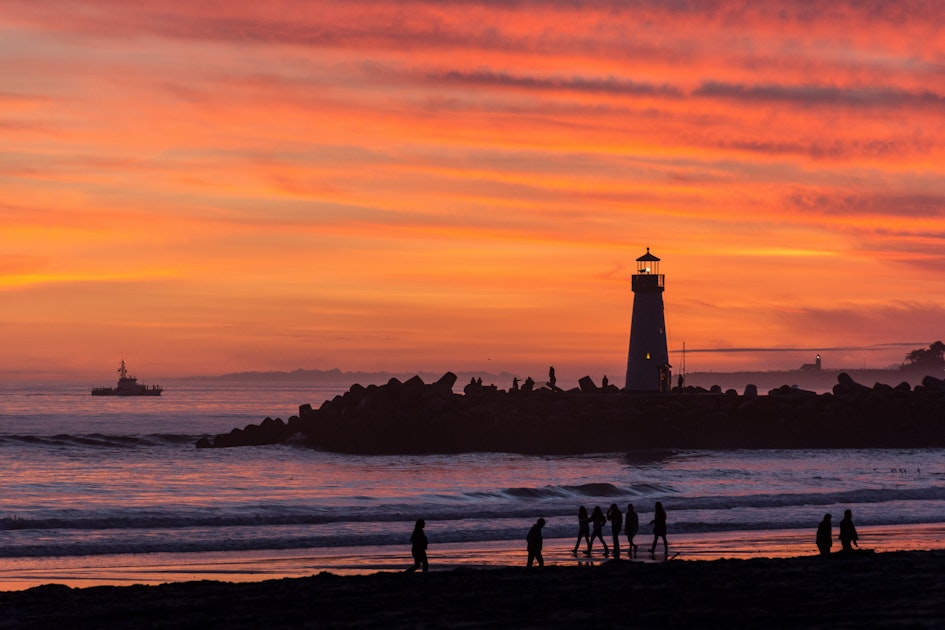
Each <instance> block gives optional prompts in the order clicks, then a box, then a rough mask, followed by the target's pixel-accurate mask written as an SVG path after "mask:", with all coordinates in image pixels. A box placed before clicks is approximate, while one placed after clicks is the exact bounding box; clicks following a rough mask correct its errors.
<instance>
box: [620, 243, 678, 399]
mask: <svg viewBox="0 0 945 630" xmlns="http://www.w3.org/2000/svg"><path fill="white" fill-rule="evenodd" d="M630 286H631V288H632V289H633V319H632V320H631V321H630V351H629V352H628V353H627V382H626V385H625V386H624V387H625V388H626V389H627V390H628V391H637V392H668V391H669V390H670V387H671V382H672V378H671V377H672V374H671V372H670V368H671V367H672V366H671V365H670V364H669V352H668V351H667V349H666V320H665V317H664V315H663V289H664V288H665V287H664V277H663V274H661V273H660V259H659V258H657V257H656V256H654V255H653V254H651V253H650V248H649V247H647V248H646V253H645V254H643V255H642V256H640V257H639V258H637V272H636V273H635V274H634V275H633V276H631V283H630Z"/></svg>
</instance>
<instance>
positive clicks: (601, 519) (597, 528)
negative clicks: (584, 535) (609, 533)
mask: <svg viewBox="0 0 945 630" xmlns="http://www.w3.org/2000/svg"><path fill="white" fill-rule="evenodd" d="M606 522H607V517H606V516H604V512H603V511H601V509H600V506H599V505H598V506H595V507H594V511H593V512H591V527H592V529H591V539H590V540H589V541H588V542H587V555H591V546H592V545H593V544H594V539H595V538H600V544H602V545H604V555H605V556H606V555H607V554H609V553H610V552H609V551H607V541H605V540H604V533H603V527H604V523H606Z"/></svg>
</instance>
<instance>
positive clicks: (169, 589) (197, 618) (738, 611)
mask: <svg viewBox="0 0 945 630" xmlns="http://www.w3.org/2000/svg"><path fill="white" fill-rule="evenodd" d="M943 575H945V552H943V551H931V552H916V551H912V552H891V553H871V552H863V553H853V554H850V555H843V554H834V555H833V556H831V557H828V558H821V557H817V556H804V557H796V558H779V559H772V558H757V559H751V560H715V561H691V562H684V561H679V560H676V561H668V562H627V561H610V562H603V563H600V564H598V565H596V566H546V567H545V568H543V569H531V570H529V569H525V568H520V567H510V568H491V569H468V568H460V569H452V570H440V571H431V572H429V573H426V574H404V573H399V572H398V573H394V572H382V573H375V574H371V575H355V576H338V575H334V574H329V573H321V574H319V575H315V576H312V577H306V578H285V579H280V580H265V581H261V582H245V583H233V582H222V581H199V582H179V583H170V584H164V585H159V586H126V587H115V586H99V587H90V588H82V589H74V588H70V587H66V586H63V585H47V586H41V587H35V588H31V589H28V590H25V591H18V592H3V593H0V610H2V613H3V614H2V616H0V627H3V628H38V627H43V628H65V627H68V628H71V629H73V630H75V629H79V628H167V627H176V628H181V627H188V628H190V627H192V628H198V627H199V628H214V627H221V628H222V627H226V628H276V627H366V626H375V627H380V626H383V627H388V628H390V627H438V628H452V627H463V628H470V627H534V628H538V627H549V626H550V627H563V626H566V625H567V626H571V625H574V624H582V623H588V622H594V623H612V624H618V625H620V626H624V627H666V626H670V627H673V626H675V627H680V626H683V627H761V626H766V627H804V628H812V627H823V628H827V627H830V628H863V627H874V628H875V627H930V628H931V627H939V626H940V623H941V620H942V619H943V618H945V579H943Z"/></svg>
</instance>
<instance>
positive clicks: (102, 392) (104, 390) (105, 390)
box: [92, 387, 164, 396]
mask: <svg viewBox="0 0 945 630" xmlns="http://www.w3.org/2000/svg"><path fill="white" fill-rule="evenodd" d="M163 391H164V390H163V389H156V388H152V389H146V390H144V391H140V392H120V391H118V390H116V389H115V388H114V387H98V388H96V389H93V390H92V395H93V396H160V395H161V392H163Z"/></svg>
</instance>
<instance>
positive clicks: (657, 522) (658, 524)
mask: <svg viewBox="0 0 945 630" xmlns="http://www.w3.org/2000/svg"><path fill="white" fill-rule="evenodd" d="M650 525H652V526H653V544H652V545H650V553H656V542H657V541H658V540H659V539H660V538H662V539H663V553H665V554H666V555H667V556H668V555H669V543H667V542H666V510H664V509H663V504H662V502H660V501H657V502H656V514H654V515H653V520H652V521H650Z"/></svg>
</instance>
